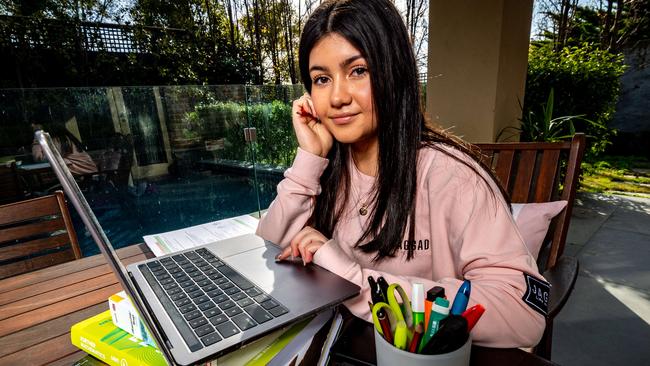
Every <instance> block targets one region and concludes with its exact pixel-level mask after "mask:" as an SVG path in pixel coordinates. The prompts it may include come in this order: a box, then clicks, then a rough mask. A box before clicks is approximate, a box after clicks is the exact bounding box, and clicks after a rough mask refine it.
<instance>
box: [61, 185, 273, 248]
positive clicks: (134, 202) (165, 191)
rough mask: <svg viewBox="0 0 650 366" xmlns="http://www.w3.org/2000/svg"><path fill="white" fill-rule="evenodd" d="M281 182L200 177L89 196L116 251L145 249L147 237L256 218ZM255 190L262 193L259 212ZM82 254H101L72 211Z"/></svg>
mask: <svg viewBox="0 0 650 366" xmlns="http://www.w3.org/2000/svg"><path fill="white" fill-rule="evenodd" d="M281 179H282V176H281V175H279V174H275V175H273V174H271V175H269V174H265V175H262V176H260V177H258V184H257V186H256V185H255V181H254V179H253V177H252V176H249V175H238V174H205V173H197V174H192V175H189V176H186V177H167V178H164V179H161V180H156V181H149V182H139V183H137V184H136V186H135V187H132V188H131V189H129V190H128V191H122V192H116V191H110V190H108V191H107V190H103V189H99V190H93V191H90V192H87V193H85V195H86V199H87V200H88V203H89V204H90V206H91V208H92V209H93V212H94V213H95V216H97V219H98V221H99V223H100V224H101V226H102V228H103V229H104V231H105V232H106V236H107V237H108V239H109V240H110V241H111V244H112V245H113V247H114V248H122V247H125V246H129V245H133V244H137V243H142V242H143V239H142V237H143V236H144V235H150V234H155V233H161V232H165V231H171V230H177V229H181V228H184V227H188V226H193V225H199V224H203V223H206V222H210V221H215V220H221V219H225V218H229V217H233V216H239V215H244V214H249V213H253V212H257V211H258V209H260V208H261V209H265V208H267V207H268V206H269V204H270V203H271V201H272V200H273V198H275V195H276V186H277V184H278V183H279V181H280V180H281ZM256 189H257V191H258V192H259V206H258V198H257V194H256ZM70 211H71V213H72V216H73V223H74V226H75V230H76V231H77V236H78V239H79V245H80V247H81V252H82V254H83V255H84V256H90V255H94V254H98V253H99V249H98V248H97V245H96V244H95V242H94V241H93V239H92V237H91V236H90V233H89V232H88V231H87V230H86V228H85V226H84V225H83V223H82V222H81V219H80V217H79V215H77V213H76V212H74V209H72V208H71V209H70Z"/></svg>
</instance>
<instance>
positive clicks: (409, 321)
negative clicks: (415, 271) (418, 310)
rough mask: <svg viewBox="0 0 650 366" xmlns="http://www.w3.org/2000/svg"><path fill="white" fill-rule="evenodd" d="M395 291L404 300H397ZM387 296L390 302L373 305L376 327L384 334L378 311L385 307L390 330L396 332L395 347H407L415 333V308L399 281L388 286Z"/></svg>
mask: <svg viewBox="0 0 650 366" xmlns="http://www.w3.org/2000/svg"><path fill="white" fill-rule="evenodd" d="M395 292H397V293H398V294H399V296H400V298H401V300H402V302H401V303H399V302H398V301H397V298H396V297H395ZM386 298H387V300H388V303H385V302H378V303H376V304H375V305H374V306H373V307H372V320H373V323H374V324H375V329H377V332H379V334H381V335H382V336H383V335H384V333H383V331H382V329H381V325H380V324H379V319H378V318H377V311H378V310H379V309H384V312H385V313H386V315H387V317H388V321H389V322H390V330H391V332H393V333H394V335H393V339H394V345H395V347H397V348H399V349H406V345H407V343H408V341H409V340H410V338H411V337H413V333H412V332H411V329H412V328H413V309H412V308H411V302H410V301H409V298H408V296H407V295H406V292H405V291H404V289H403V288H402V286H400V285H399V284H397V283H394V284H392V285H390V286H388V291H387V293H386Z"/></svg>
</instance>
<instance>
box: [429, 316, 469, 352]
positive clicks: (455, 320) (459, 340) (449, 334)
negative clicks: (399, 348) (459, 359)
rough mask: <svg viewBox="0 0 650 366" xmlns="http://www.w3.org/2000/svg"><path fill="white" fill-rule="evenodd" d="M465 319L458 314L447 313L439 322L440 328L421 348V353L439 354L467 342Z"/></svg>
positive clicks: (451, 350) (467, 334) (453, 349)
mask: <svg viewBox="0 0 650 366" xmlns="http://www.w3.org/2000/svg"><path fill="white" fill-rule="evenodd" d="M467 337H469V332H468V331H467V319H465V318H464V317H462V316H460V315H449V316H448V317H446V318H445V319H443V320H442V321H441V322H440V329H438V331H437V332H436V334H434V335H433V337H431V339H430V340H429V342H427V344H426V345H425V346H424V348H422V352H421V353H422V354H425V355H439V354H442V353H448V352H453V351H455V350H457V349H459V348H460V347H462V346H463V345H464V344H465V342H467Z"/></svg>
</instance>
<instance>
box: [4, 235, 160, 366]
mask: <svg viewBox="0 0 650 366" xmlns="http://www.w3.org/2000/svg"><path fill="white" fill-rule="evenodd" d="M117 253H118V255H119V257H120V259H121V260H122V263H123V264H129V263H133V262H137V261H140V260H143V259H145V258H151V257H153V254H152V253H151V252H150V251H149V249H148V248H147V247H146V246H145V245H144V244H140V245H134V246H130V247H126V248H123V249H119V250H118V251H117ZM121 289H122V287H121V286H120V285H119V284H118V282H117V278H116V277H115V276H114V275H113V272H112V271H111V269H110V268H109V266H108V265H107V264H106V261H105V260H104V257H103V256H101V255H96V256H92V257H88V258H82V259H79V260H76V261H72V262H67V263H64V264H60V265H57V266H53V267H48V268H45V269H42V270H38V271H35V272H30V273H26V274H23V275H19V276H15V277H9V278H6V279H4V280H2V281H0V345H1V346H0V365H42V364H52V365H70V364H72V363H73V362H75V361H76V360H78V359H80V358H82V357H84V356H85V355H86V353H85V352H83V351H81V350H79V349H78V348H77V347H75V346H73V345H72V343H71V342H70V327H71V326H72V325H73V324H75V323H77V322H80V321H82V320H84V319H86V318H89V317H91V316H93V315H96V314H99V313H101V312H102V311H105V310H107V309H108V297H109V296H111V295H112V294H114V293H116V292H119V291H120V290H121Z"/></svg>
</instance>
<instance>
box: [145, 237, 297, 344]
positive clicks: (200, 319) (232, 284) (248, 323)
mask: <svg viewBox="0 0 650 366" xmlns="http://www.w3.org/2000/svg"><path fill="white" fill-rule="evenodd" d="M138 267H139V268H140V271H141V272H142V273H143V275H144V277H145V279H146V280H147V282H149V285H150V286H151V288H152V289H153V291H154V293H155V294H156V296H157V297H158V299H159V300H160V302H161V304H162V305H163V307H164V308H165V310H166V311H167V313H168V314H169V316H170V318H171V319H172V321H173V322H174V325H175V326H176V328H177V329H178V331H179V332H180V334H181V336H182V337H183V339H184V340H185V342H186V343H187V345H188V347H189V349H190V350H191V351H192V352H194V351H197V350H199V349H201V348H203V347H206V346H209V345H212V344H215V343H217V342H219V341H221V340H223V339H225V338H228V337H231V336H233V335H235V334H237V333H239V332H241V331H243V330H247V329H250V328H253V327H255V326H257V325H259V324H262V323H265V322H267V321H269V320H271V319H273V318H274V317H278V316H280V315H283V314H286V313H287V312H288V310H287V308H286V307H285V306H283V305H282V304H280V303H279V302H278V301H277V300H275V299H273V298H272V297H271V296H269V294H267V293H266V292H264V291H262V290H261V289H259V288H258V287H256V286H255V285H253V284H252V283H251V282H250V281H248V280H247V279H246V278H244V277H243V276H242V275H240V274H239V273H237V272H236V271H235V270H233V269H232V268H231V267H230V266H228V265H227V264H225V263H223V262H222V261H221V260H220V259H219V258H218V257H217V256H215V255H214V254H212V253H210V251H208V250H207V249H205V248H201V249H197V250H195V251H191V252H185V253H182V254H176V255H173V256H171V257H166V258H163V259H160V260H156V261H152V262H149V263H147V264H146V265H145V264H141V265H139V266H138Z"/></svg>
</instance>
